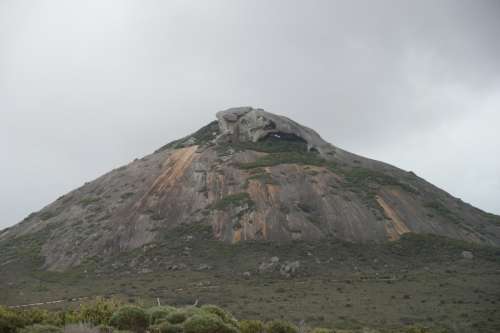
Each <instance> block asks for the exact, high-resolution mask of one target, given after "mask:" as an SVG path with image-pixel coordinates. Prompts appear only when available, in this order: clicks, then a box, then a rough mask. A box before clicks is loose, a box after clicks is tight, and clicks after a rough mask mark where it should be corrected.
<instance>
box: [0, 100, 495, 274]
mask: <svg viewBox="0 0 500 333" xmlns="http://www.w3.org/2000/svg"><path fill="white" fill-rule="evenodd" d="M183 228H184V229H186V228H187V229H189V232H187V233H186V234H185V236H187V237H191V238H194V239H195V240H196V239H198V240H200V241H202V239H203V238H206V237H208V238H214V239H217V240H221V241H224V242H241V241H246V240H264V239H265V240H271V241H289V240H296V239H302V240H315V239H322V238H326V237H329V238H338V239H342V240H348V241H353V242H364V241H377V242H382V241H387V240H396V239H398V238H399V237H400V236H401V235H402V234H404V233H408V232H414V233H432V234H437V235H442V236H447V237H450V238H455V239H460V240H466V241H470V242H475V243H481V244H487V245H500V218H499V217H498V216H495V215H492V214H488V213H485V212H483V211H481V210H479V209H477V208H474V207H472V206H471V205H468V204H466V203H464V202H462V201H461V200H459V199H457V198H454V197H452V196H450V195H449V194H447V193H446V192H444V191H442V190H440V189H439V188H437V187H435V186H433V185H432V184H430V183H428V182H426V181H425V180H423V179H421V178H419V177H418V176H416V175H415V174H414V173H412V172H406V171H403V170H400V169H398V168H396V167H393V166H390V165H388V164H385V163H382V162H378V161H374V160H371V159H367V158H364V157H361V156H357V155H354V154H351V153H349V152H346V151H344V150H342V149H340V148H338V147H335V146H333V145H331V144H329V143H327V142H325V141H324V140H323V139H322V138H321V137H320V136H319V135H318V134H317V133H316V132H315V131H313V130H311V129H309V128H306V127H304V126H301V125H299V124H297V123H295V122H294V121H292V120H290V119H288V118H285V117H282V116H277V115H274V114H271V113H268V112H266V111H264V110H261V109H253V108H250V107H242V108H234V109H229V110H226V111H222V112H219V113H217V121H214V122H212V123H210V124H208V125H207V126H205V127H203V128H201V129H200V130H199V131H197V132H196V133H194V134H192V135H190V136H187V137H185V138H183V139H180V140H177V141H174V142H172V143H170V144H168V145H166V146H164V147H162V148H161V149H159V150H158V151H156V152H155V153H153V154H151V155H148V156H146V157H144V158H142V159H139V160H135V161H133V162H132V163H130V164H128V165H126V166H124V167H121V168H118V169H115V170H113V171H111V172H109V173H107V174H105V175H104V176H102V177H100V178H98V179H96V180H94V181H92V182H90V183H87V184H85V185H84V186H82V187H81V188H79V189H77V190H74V191H72V192H70V193H68V194H66V195H64V196H62V197H60V198H59V199H58V200H56V201H55V202H54V203H52V204H50V205H48V206H46V207H45V208H43V209H42V210H41V211H39V212H37V213H34V214H32V215H30V216H29V217H27V218H26V219H25V220H23V221H22V222H20V223H19V224H17V225H15V226H14V227H12V228H8V229H5V230H3V231H0V247H1V251H0V252H1V253H0V260H1V262H0V265H5V264H7V263H11V262H15V261H16V260H19V258H20V257H22V258H24V259H26V258H32V259H33V260H34V261H40V260H41V262H42V263H43V265H44V267H45V268H48V269H52V270H62V269H65V268H67V267H70V266H75V265H78V264H80V263H82V261H84V260H87V259H88V258H92V257H95V256H109V257H112V256H114V255H117V254H119V253H121V252H124V251H128V250H134V249H139V248H141V247H144V246H154V244H155V243H156V242H157V241H158V240H159V239H165V237H167V238H168V236H169V235H180V234H179V230H183ZM181 234H182V233H181ZM176 237H177V236H176ZM0 267H1V266H0Z"/></svg>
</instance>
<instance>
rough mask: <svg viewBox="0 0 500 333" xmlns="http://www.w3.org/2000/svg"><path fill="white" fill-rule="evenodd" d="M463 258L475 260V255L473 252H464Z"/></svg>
mask: <svg viewBox="0 0 500 333" xmlns="http://www.w3.org/2000/svg"><path fill="white" fill-rule="evenodd" d="M462 258H464V259H468V260H471V259H474V254H472V252H471V251H462Z"/></svg>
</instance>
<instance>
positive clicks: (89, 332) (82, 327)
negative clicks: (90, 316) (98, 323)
mask: <svg viewBox="0 0 500 333" xmlns="http://www.w3.org/2000/svg"><path fill="white" fill-rule="evenodd" d="M62 333H101V330H100V329H99V327H93V326H91V325H88V324H83V323H80V324H70V325H67V326H64V328H63V329H62ZM109 333H111V331H110V332H109Z"/></svg>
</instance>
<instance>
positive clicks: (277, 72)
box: [0, 0, 500, 228]
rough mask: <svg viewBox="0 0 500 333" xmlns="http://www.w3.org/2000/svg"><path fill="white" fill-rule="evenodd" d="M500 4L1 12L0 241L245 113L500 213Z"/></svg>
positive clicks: (129, 5)
mask: <svg viewBox="0 0 500 333" xmlns="http://www.w3.org/2000/svg"><path fill="white" fill-rule="evenodd" d="M499 17H500V1H496V0H493V1H481V0H474V1H465V0H464V1H458V0H457V1H445V0H438V1H436V0H430V1H422V0H418V1H400V0H394V1H380V0H378V1H371V0H370V1H368V0H367V1H334V0H326V1H314V0H307V1H306V0H303V1H292V0H286V1H276V0H246V1H237V0H226V1H217V0H210V1H205V0H199V1H186V0H178V1H149V0H135V1H127V0H121V1H118V0H86V1H70V0H50V1H49V0H47V1H45V0H39V1H32V0H30V1H24V0H10V1H9V0H0V149H1V152H2V154H1V159H2V161H1V163H0V168H1V169H0V184H1V187H0V228H3V227H7V226H9V225H12V224H14V223H17V222H18V221H19V220H21V219H22V218H23V217H25V216H26V215H28V214H29V213H30V212H32V211H37V210H39V209H40V208H42V207H43V206H44V205H46V204H48V203H49V202H51V201H53V200H55V199H56V198H57V197H58V196H60V195H62V194H64V193H65V192H68V191H70V190H72V189H74V188H76V187H78V186H80V185H82V184H83V183H84V182H86V181H90V180H92V179H94V178H96V177H97V176H99V175H101V174H103V173H105V172H107V171H109V170H111V169H113V168H115V167H117V166H120V165H122V164H125V163H128V162H129V161H130V160H132V159H134V158H136V157H141V156H143V155H146V154H147V153H150V152H152V151H153V150H155V149H156V148H158V147H160V146H162V145H163V144H165V143H167V142H169V141H171V140H173V139H176V138H179V137H181V136H184V135H186V134H188V133H190V132H193V131H194V130H196V129H198V128H199V127H201V126H203V125H205V124H206V123H208V122H209V121H211V120H213V119H214V114H215V112H216V111H218V110H221V109H225V108H228V107H231V106H239V105H252V106H255V107H262V108H264V109H266V110H267V111H270V112H274V113H278V114H283V115H286V116H288V117H290V118H292V119H294V120H296V121H298V122H300V123H302V124H304V125H307V126H309V127H312V128H314V129H315V130H317V131H318V132H319V133H320V134H321V135H322V136H323V137H324V138H325V139H326V140H328V141H329V142H331V143H333V144H335V145H337V146H339V147H342V148H344V149H347V150H350V151H352V152H354V153H358V154H361V155H365V156H368V157H371V158H375V159H378V160H383V161H386V162H389V163H391V164H394V165H396V166H399V167H401V168H403V169H407V170H413V171H415V172H416V173H417V174H419V175H420V176H422V177H424V178H426V179H427V180H429V181H430V182H432V183H434V184H436V185H437V186H440V187H442V188H443V189H445V190H446V191H448V192H450V193H451V194H453V195H455V196H457V197H460V198H462V199H463V200H464V201H466V202H470V203H472V204H474V205H476V206H478V207H480V208H482V209H485V210H487V211H490V212H495V213H497V214H498V213H500V131H499V124H500V60H499V59H500V19H499Z"/></svg>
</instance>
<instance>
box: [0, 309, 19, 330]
mask: <svg viewBox="0 0 500 333" xmlns="http://www.w3.org/2000/svg"><path fill="white" fill-rule="evenodd" d="M24 326H25V322H24V320H23V319H22V318H21V317H20V316H18V314H17V313H16V312H14V311H12V310H9V309H7V308H4V307H2V306H0V333H14V332H16V330H17V329H18V328H19V327H24Z"/></svg>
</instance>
